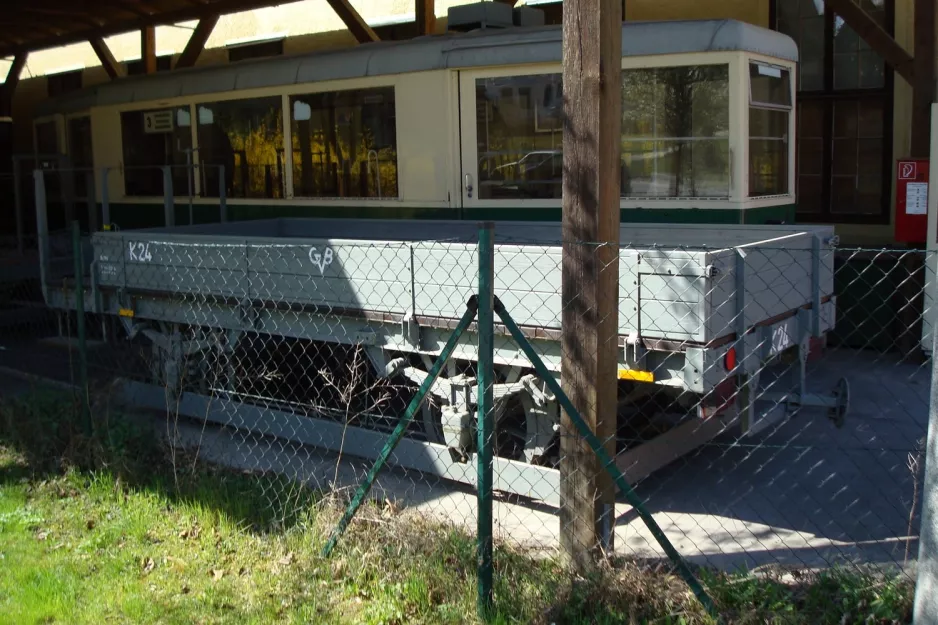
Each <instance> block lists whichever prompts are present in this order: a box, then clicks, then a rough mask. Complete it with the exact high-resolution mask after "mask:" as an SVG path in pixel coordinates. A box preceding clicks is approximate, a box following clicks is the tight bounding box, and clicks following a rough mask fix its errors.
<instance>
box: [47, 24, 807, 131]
mask: <svg viewBox="0 0 938 625" xmlns="http://www.w3.org/2000/svg"><path fill="white" fill-rule="evenodd" d="M561 34H562V29H561V27H560V26H545V27H536V28H511V29H505V30H483V31H476V32H471V33H463V34H447V35H442V36H427V37H419V38H416V39H411V40H407V41H395V42H375V43H368V44H363V45H359V46H355V47H351V48H340V49H335V50H327V51H316V52H309V53H304V54H297V55H290V56H283V57H275V58H267V59H256V60H250V61H241V62H238V63H232V64H228V65H208V66H203V67H195V68H191V69H186V70H180V71H172V72H163V73H159V74H155V75H149V76H134V77H128V78H122V79H119V80H114V81H111V82H108V83H104V84H101V85H95V86H92V87H88V88H86V89H83V90H81V91H77V92H75V93H73V94H69V95H67V96H63V97H62V98H59V99H57V100H50V101H46V102H43V103H42V104H41V105H40V107H39V108H38V110H37V114H39V115H43V114H50V113H68V112H75V111H81V110H87V109H88V108H91V107H93V106H111V105H122V104H131V103H135V102H139V103H145V102H154V101H159V100H167V99H170V98H177V97H185V96H198V95H202V94H211V93H223V92H236V91H244V90H248V89H259V88H265V87H266V88H269V87H280V86H286V85H291V84H305V83H312V82H321V81H327V80H341V79H349V78H362V77H369V76H385V75H392V74H404V73H410V72H420V71H429V70H435V69H461V68H466V69H468V68H473V67H489V66H504V65H522V64H530V63H559V62H560V61H561ZM717 51H742V52H750V53H756V54H761V55H765V56H768V57H773V58H777V59H782V60H786V61H797V60H798V48H797V46H796V44H795V42H794V41H793V40H792V39H791V38H790V37H788V36H786V35H783V34H781V33H778V32H775V31H772V30H768V29H765V28H760V27H758V26H753V25H751V24H747V23H745V22H740V21H737V20H729V19H725V20H688V21H663V22H624V23H623V25H622V56H623V57H631V56H658V55H666V54H687V53H706V52H717Z"/></svg>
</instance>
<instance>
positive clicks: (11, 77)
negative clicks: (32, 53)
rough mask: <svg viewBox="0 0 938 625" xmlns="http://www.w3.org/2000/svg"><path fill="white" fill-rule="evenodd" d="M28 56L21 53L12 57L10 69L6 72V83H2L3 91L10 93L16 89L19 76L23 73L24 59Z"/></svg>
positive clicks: (25, 53) (26, 53)
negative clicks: (6, 90)
mask: <svg viewBox="0 0 938 625" xmlns="http://www.w3.org/2000/svg"><path fill="white" fill-rule="evenodd" d="M28 56H29V53H28V52H21V53H19V54H17V55H16V56H14V57H13V63H11V64H10V69H9V70H8V71H7V79H6V82H4V83H3V87H4V89H8V90H9V91H11V92H12V91H13V90H14V89H16V85H18V84H19V82H20V75H21V74H22V73H23V68H24V67H26V58H27V57H28Z"/></svg>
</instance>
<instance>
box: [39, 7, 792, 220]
mask: <svg viewBox="0 0 938 625" xmlns="http://www.w3.org/2000/svg"><path fill="white" fill-rule="evenodd" d="M796 62H797V48H796V45H795V43H794V42H793V41H792V40H791V39H789V38H788V37H786V36H784V35H782V34H779V33H776V32H773V31H770V30H766V29H762V28H758V27H755V26H752V25H748V24H745V23H742V22H737V21H733V20H712V21H682V22H644V23H643V22H634V23H632V22H627V23H624V24H623V26H622V157H621V168H620V176H621V204H620V206H621V217H622V221H623V222H680V223H713V224H718V223H732V224H766V223H791V222H793V221H794V212H795V195H794V151H793V144H794V142H793V141H792V140H791V139H792V137H793V135H794V129H795V120H794V102H793V100H794V85H793V82H794V72H795V65H796ZM562 88H563V86H562V81H561V30H560V28H559V27H538V28H523V29H522V28H517V29H507V30H497V31H493V30H484V31H478V32H474V33H466V34H450V35H445V36H433V37H423V38H418V39H414V40H410V41H402V42H387V43H373V44H367V45H361V46H357V47H354V48H345V49H340V50H334V51H327V52H317V53H311V54H304V55H298V56H288V57H275V58H269V59H262V60H253V61H243V62H238V63H231V64H228V65H219V66H206V67H197V68H193V69H189V70H183V71H174V72H167V73H165V74H156V75H150V76H143V77H131V78H123V79H119V80H115V81H112V82H109V83H107V84H102V85H97V86H94V87H90V88H87V89H84V90H82V91H78V92H75V93H72V94H69V95H67V96H63V97H61V98H58V99H56V100H50V101H48V102H46V103H44V104H43V105H42V107H41V109H40V110H39V112H38V115H37V117H36V119H35V122H34V124H35V126H34V131H35V136H36V137H37V142H38V141H40V139H41V143H42V145H43V150H42V151H43V152H44V153H48V152H49V151H50V150H51V151H55V152H58V153H62V154H64V155H65V157H66V159H67V162H69V163H70V165H71V166H72V167H80V168H85V169H86V170H87V171H92V170H93V175H91V174H89V175H87V176H84V177H81V178H82V180H80V181H79V182H78V184H76V185H75V189H76V192H78V193H79V195H80V193H82V192H83V193H85V194H86V195H87V196H88V200H89V202H90V203H92V204H96V205H97V210H98V213H99V214H98V219H93V221H92V223H97V224H100V223H101V221H100V220H99V219H100V217H101V213H102V212H104V214H105V215H106V216H107V219H108V220H109V221H110V222H111V224H113V225H115V226H117V227H119V228H121V229H124V230H126V229H131V228H138V227H147V226H161V225H164V222H165V221H168V220H170V219H171V220H172V221H174V223H175V224H178V225H182V224H186V223H189V221H190V219H191V220H193V221H195V222H197V223H198V222H202V223H204V222H214V221H218V220H219V219H220V217H221V211H222V209H221V208H220V206H221V205H223V206H224V207H225V208H224V210H225V217H226V218H227V219H230V220H244V219H257V218H270V217H277V216H292V217H344V218H364V219H368V218H382V219H388V218H392V219H397V218H406V219H414V218H428V219H471V220H478V219H493V220H514V221H518V220H548V221H549V220H558V219H559V218H560V210H561V170H562V167H561V161H562V153H561V149H562V141H561V140H562V126H561V122H560V119H561V111H562V105H561V102H562V98H563V90H562ZM222 200H223V201H222ZM103 203H106V204H107V211H106V212H105V211H102V204H103ZM167 206H169V207H170V208H169V210H167V208H166V207H167ZM170 213H172V214H171V215H170V219H167V215H169V214H170Z"/></svg>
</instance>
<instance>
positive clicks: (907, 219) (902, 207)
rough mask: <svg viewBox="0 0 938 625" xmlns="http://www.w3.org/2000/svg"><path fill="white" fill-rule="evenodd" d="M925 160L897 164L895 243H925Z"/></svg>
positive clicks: (908, 160) (906, 160)
mask: <svg viewBox="0 0 938 625" xmlns="http://www.w3.org/2000/svg"><path fill="white" fill-rule="evenodd" d="M928 165H929V161H928V159H902V160H900V161H899V162H897V163H896V221H895V226H896V241H897V242H900V243H924V242H925V231H926V230H927V229H928V173H929V172H928Z"/></svg>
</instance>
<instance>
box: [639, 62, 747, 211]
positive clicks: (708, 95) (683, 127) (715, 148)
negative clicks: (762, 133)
mask: <svg viewBox="0 0 938 625" xmlns="http://www.w3.org/2000/svg"><path fill="white" fill-rule="evenodd" d="M729 102H730V99H729V66H728V65H691V66H685V67H659V68H651V69H632V70H626V71H624V72H622V197H627V198H728V197H729V189H730V159H729V126H730V108H729V106H730V105H729Z"/></svg>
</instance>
